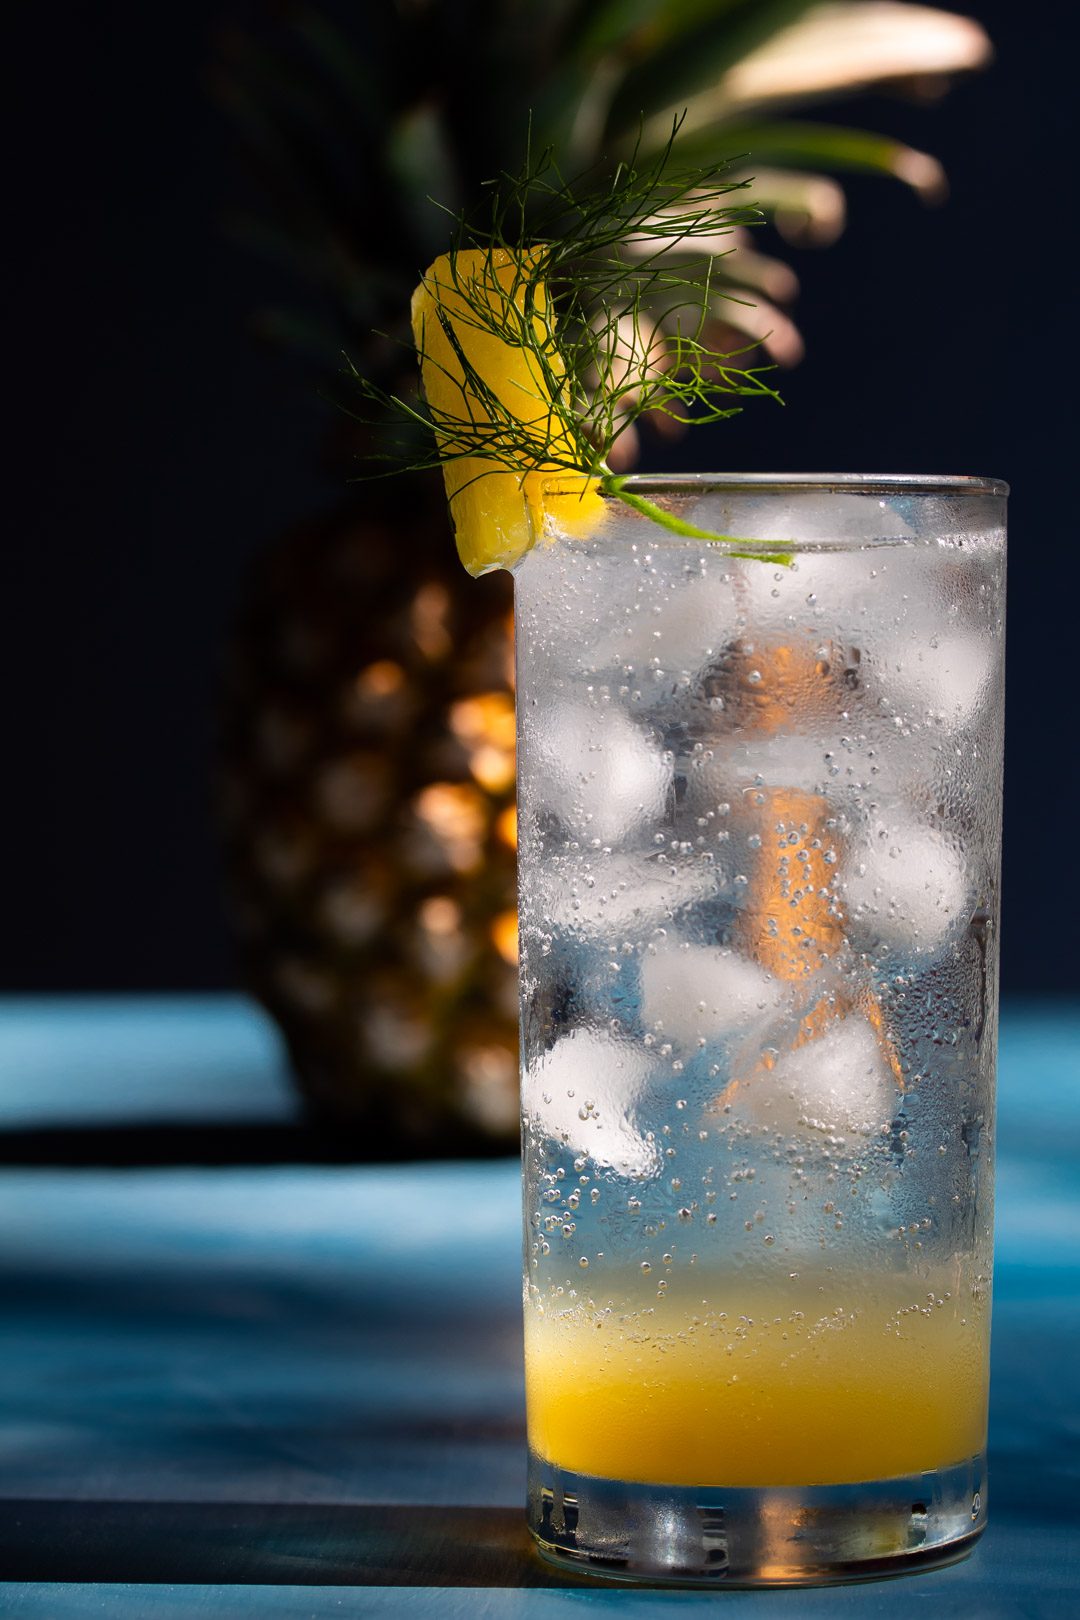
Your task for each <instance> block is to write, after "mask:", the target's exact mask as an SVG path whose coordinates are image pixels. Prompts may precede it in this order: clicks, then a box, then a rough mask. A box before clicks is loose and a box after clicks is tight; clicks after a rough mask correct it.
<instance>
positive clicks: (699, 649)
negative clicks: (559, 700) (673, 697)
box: [590, 558, 739, 679]
mask: <svg viewBox="0 0 1080 1620" xmlns="http://www.w3.org/2000/svg"><path fill="white" fill-rule="evenodd" d="M619 583H620V585H621V588H622V589H621V594H622V595H623V596H624V597H625V601H624V603H622V604H621V605H620V604H619V601H618V598H617V597H614V596H613V597H611V598H609V600H608V602H607V603H605V604H604V608H603V612H602V613H601V614H600V615H599V616H598V622H599V623H600V624H601V625H603V628H602V629H601V631H600V633H599V634H594V637H593V643H592V647H591V650H590V655H591V658H592V660H593V664H594V667H596V668H600V667H608V668H611V669H613V670H615V671H618V672H619V673H621V674H622V675H623V676H626V677H628V676H629V675H631V674H633V675H634V676H635V677H636V678H638V679H642V678H655V676H654V673H653V672H655V671H662V672H663V674H664V675H665V676H670V677H672V678H674V679H678V678H679V677H680V676H691V675H693V674H694V673H695V672H696V671H697V670H699V669H702V668H703V667H704V666H705V665H706V664H709V663H710V662H711V661H712V660H713V659H715V658H717V657H718V656H719V654H720V653H721V652H722V650H723V649H724V647H726V646H727V644H728V642H729V641H731V640H732V638H733V637H734V636H735V635H736V634H737V633H738V628H737V627H738V620H739V606H738V603H737V601H736V596H735V587H734V576H733V574H732V571H731V567H730V565H729V564H728V563H727V561H726V559H722V558H716V559H715V560H712V561H708V560H707V561H706V562H705V563H704V564H702V563H701V562H700V561H698V562H697V563H696V564H695V566H694V567H693V568H692V569H691V570H684V571H682V572H680V573H678V574H671V573H669V572H667V571H666V570H665V571H661V570H660V569H657V570H656V571H655V572H654V573H653V574H651V575H643V576H642V577H640V578H639V579H638V580H637V581H636V587H635V589H634V590H633V592H632V593H631V594H629V595H627V594H626V581H625V579H624V580H623V581H620V582H619Z"/></svg>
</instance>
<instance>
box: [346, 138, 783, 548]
mask: <svg viewBox="0 0 1080 1620" xmlns="http://www.w3.org/2000/svg"><path fill="white" fill-rule="evenodd" d="M677 133H678V124H676V125H675V128H674V129H673V131H672V136H671V140H670V141H669V142H668V144H667V146H666V148H665V149H664V150H663V151H662V152H661V153H660V154H659V156H657V157H656V158H655V159H653V160H652V161H650V162H649V163H648V164H646V165H645V166H643V167H642V168H640V169H639V168H637V167H636V157H635V158H633V159H631V160H630V161H629V162H627V163H623V164H620V165H619V166H618V168H617V169H616V170H615V172H614V174H613V175H612V176H611V178H610V181H609V182H608V183H607V184H606V185H604V186H603V188H602V189H598V188H597V187H596V185H595V180H594V182H593V185H592V187H590V185H589V177H588V176H584V177H581V178H579V179H578V180H577V181H574V182H568V181H567V180H565V179H564V178H563V176H562V174H561V173H560V171H559V169H558V166H557V165H556V163H555V160H554V157H553V154H552V152H551V151H550V150H548V151H545V152H544V153H543V154H542V155H541V156H540V158H539V159H538V160H537V161H535V162H533V161H531V160H530V161H527V162H526V165H525V168H524V170H523V171H522V173H521V174H520V175H516V176H515V175H509V174H505V173H504V174H501V175H499V176H498V177H496V178H495V179H494V180H492V181H490V182H488V190H489V192H490V196H491V201H490V208H489V212H488V215H487V219H486V223H484V224H482V225H477V224H475V223H471V222H468V221H466V220H464V219H462V218H458V220H457V224H456V229H455V232H454V237H453V245H452V247H451V249H450V252H449V255H448V259H447V263H448V265H449V276H450V286H451V287H452V290H453V293H454V295H455V297H454V303H455V308H454V315H453V320H452V321H451V319H450V317H449V316H448V315H447V313H446V311H445V310H443V309H442V308H440V307H438V304H436V314H437V317H438V320H439V323H440V326H441V328H442V331H443V333H444V334H445V337H446V340H447V342H448V343H449V345H450V348H451V351H452V352H453V354H454V357H455V360H456V362H457V364H458V366H459V367H460V373H461V375H460V377H458V376H454V377H453V381H454V383H455V385H456V388H460V386H461V384H462V382H463V384H464V391H463V394H462V398H463V401H464V402H465V403H464V405H463V410H462V412H461V413H454V412H449V411H445V410H433V409H432V408H431V407H430V406H429V405H428V404H427V403H426V402H424V401H423V400H410V399H403V398H401V397H400V396H399V395H396V394H390V393H387V392H386V391H384V390H383V389H381V388H379V387H378V386H377V385H376V384H374V383H372V382H370V381H368V380H367V379H366V378H364V377H363V376H362V375H361V374H360V373H359V372H358V371H357V370H356V368H355V367H353V366H351V365H350V367H349V370H350V373H351V375H352V378H353V380H354V382H355V383H356V385H357V387H358V389H359V391H360V393H361V394H362V396H363V397H364V398H365V399H366V400H367V401H368V402H369V403H370V404H374V405H376V406H377V407H378V415H377V418H376V419H375V420H372V418H370V417H364V416H360V417H359V419H360V420H361V421H364V422H365V424H366V425H368V426H377V427H379V428H380V429H381V432H382V435H383V446H384V447H383V448H382V449H381V450H379V451H376V452H375V454H374V455H373V456H371V457H369V459H370V460H373V461H381V462H383V463H387V462H389V463H391V465H390V466H389V468H386V467H385V466H384V469H383V475H384V476H385V475H388V473H396V472H403V471H413V470H418V469H421V468H425V467H435V466H441V465H442V464H443V463H444V462H447V461H453V460H456V459H459V458H464V457H469V456H475V457H481V458H483V459H484V460H485V461H487V462H488V463H489V464H492V465H494V466H497V467H502V468H506V469H508V470H511V471H517V472H521V473H522V474H523V475H524V473H526V472H528V471H531V470H532V469H534V468H537V467H543V468H544V469H545V470H550V471H552V472H554V473H558V472H567V473H572V474H579V475H580V474H586V475H588V476H589V477H591V478H594V479H595V480H596V481H597V483H598V485H599V487H600V489H601V490H603V491H604V492H605V493H607V494H608V495H610V496H613V497H615V498H617V499H619V500H622V501H624V502H625V503H626V504H627V505H628V506H631V507H632V508H633V509H634V510H636V511H638V512H640V513H642V514H643V515H646V516H649V517H651V518H653V519H654V520H655V521H656V522H658V523H661V524H663V525H664V527H665V528H668V529H670V530H672V531H674V532H677V533H681V534H693V536H694V537H696V538H701V539H708V540H723V541H725V542H729V543H730V542H734V543H737V544H742V543H746V542H743V541H742V540H737V539H736V537H734V536H731V535H721V534H713V533H711V532H710V531H706V530H700V529H696V528H692V527H691V526H689V525H686V524H684V523H682V522H680V521H679V520H677V519H675V518H673V517H672V516H671V514H669V513H666V512H664V511H663V510H662V508H660V507H658V506H656V505H655V504H654V503H653V502H651V501H649V500H647V499H646V498H645V497H643V496H641V495H637V494H634V493H633V492H632V491H630V490H628V489H627V488H626V487H625V479H624V478H623V477H621V476H619V475H618V474H616V473H614V472H613V471H612V470H611V466H610V457H611V453H612V450H613V448H614V446H615V445H616V444H617V443H618V440H619V439H620V438H621V436H622V435H623V434H624V433H626V432H627V430H628V429H629V428H630V427H631V425H632V424H634V423H635V422H637V421H638V420H639V419H640V418H641V417H643V416H646V415H648V414H650V413H661V414H663V415H665V416H667V417H669V418H670V419H672V420H673V421H676V422H678V423H680V424H684V425H686V426H696V425H699V424H702V423H706V422H717V421H722V420H724V419H725V418H727V417H730V416H733V415H735V414H736V413H737V412H738V411H739V410H740V409H741V406H739V405H738V404H734V403H733V400H734V399H736V398H737V397H739V396H746V395H765V396H768V397H769V398H772V399H774V400H778V399H779V396H778V395H777V394H776V392H775V390H774V389H772V388H771V387H769V385H768V384H767V383H766V382H765V380H764V372H765V371H766V370H767V369H771V368H765V367H757V368H744V367H741V366H739V365H737V364H735V362H736V361H737V360H739V359H740V358H741V356H742V355H743V354H744V353H745V352H746V351H745V350H739V351H736V352H735V353H730V352H729V353H723V352H720V351H718V350H717V349H716V348H715V347H714V346H712V345H711V344H710V343H709V340H708V339H709V329H710V325H711V324H712V323H713V322H714V321H715V320H716V319H717V316H718V306H719V304H720V302H721V300H722V299H724V298H730V297H731V294H730V293H724V294H718V293H717V292H716V291H715V289H714V285H713V265H714V261H715V260H716V259H717V258H719V257H722V256H723V255H724V254H726V253H728V252H730V251H732V249H731V247H730V246H728V245H727V243H726V242H725V240H724V239H725V238H726V237H728V236H730V234H731V232H732V231H733V230H734V229H735V228H736V227H737V226H753V225H756V224H759V223H760V222H761V218H762V216H761V215H760V214H759V212H758V211H757V210H756V209H755V208H753V207H752V206H750V205H749V204H748V203H747V202H745V201H737V202H733V201H731V198H732V197H733V195H735V194H740V193H745V192H746V191H747V189H748V185H749V182H747V181H745V180H737V181H731V180H725V179H724V178H723V173H724V171H723V168H721V169H717V168H716V167H712V168H699V169H691V170H687V171H683V172H679V173H671V172H669V166H670V159H671V148H672V143H673V142H674V139H675V136H676V134H677ZM467 250H480V251H481V252H482V253H483V254H484V255H485V257H486V256H487V255H489V254H491V255H494V254H497V253H498V252H499V251H500V250H502V251H503V252H504V253H505V254H506V255H507V256H508V259H509V263H510V265H511V266H512V274H511V275H510V277H509V278H508V279H507V280H506V282H505V283H503V282H501V281H497V280H496V278H494V277H492V276H487V275H481V276H479V277H478V276H477V275H476V273H475V271H473V272H471V273H470V272H466V271H464V270H462V269H461V268H460V266H459V256H460V255H462V254H463V253H465V252H466V251H467ZM470 262H472V263H475V259H471V260H470ZM469 327H472V328H475V329H476V330H477V331H479V332H483V333H487V334H489V335H491V336H493V337H495V338H497V339H498V340H499V342H501V343H503V344H505V345H507V346H508V347H511V348H520V349H522V350H524V351H526V354H527V357H528V362H529V370H530V372H531V374H532V376H533V377H534V378H535V380H536V383H537V385H538V394H539V395H540V396H541V397H543V398H544V404H543V408H542V410H541V411H540V412H539V413H538V414H536V415H532V416H527V417H525V418H524V419H523V418H522V416H521V415H519V414H518V413H517V412H515V410H514V409H512V408H511V405H510V404H509V403H508V402H507V401H506V400H504V399H502V398H500V396H499V395H498V393H496V391H495V390H494V388H493V387H492V386H491V383H490V381H489V380H488V379H487V378H485V377H484V376H482V375H481V374H480V372H479V371H478V370H477V368H476V366H475V365H474V364H473V363H472V362H471V361H470V359H469V356H468V355H467V354H466V352H465V350H464V348H463V346H462V343H461V341H460V338H459V335H458V331H459V330H460V329H467V328H469ZM419 349H420V358H421V359H422V360H424V361H425V362H426V363H427V364H429V365H431V364H435V362H434V361H433V358H432V356H431V355H430V354H429V353H428V352H427V351H426V349H425V345H424V343H423V335H422V334H421V336H420V340H419ZM439 369H445V368H439ZM446 374H447V375H450V374H449V372H447V373H446ZM470 399H473V400H475V401H476V402H477V404H478V405H479V407H480V411H479V412H478V413H477V414H476V416H474V415H473V414H470V413H469V411H468V403H467V402H468V401H469V400H470ZM518 403H519V405H520V402H518ZM354 414H358V413H354ZM478 418H479V419H478ZM394 428H396V429H397V436H396V437H395V438H391V437H390V435H391V433H392V432H393V430H394ZM402 430H404V431H402ZM378 475H379V474H377V473H374V474H369V476H378ZM478 476H481V477H482V476H484V474H483V473H480V474H478ZM749 555H752V556H754V557H755V558H758V559H761V560H763V561H770V562H776V563H787V562H789V561H790V556H789V554H788V553H787V552H786V551H782V552H771V553H763V552H762V551H760V550H756V551H754V552H753V553H750V554H749Z"/></svg>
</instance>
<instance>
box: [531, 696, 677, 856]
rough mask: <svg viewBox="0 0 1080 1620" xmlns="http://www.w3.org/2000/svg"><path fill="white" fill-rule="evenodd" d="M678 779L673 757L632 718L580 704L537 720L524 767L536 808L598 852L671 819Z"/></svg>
mask: <svg viewBox="0 0 1080 1620" xmlns="http://www.w3.org/2000/svg"><path fill="white" fill-rule="evenodd" d="M673 774H674V764H673V761H672V760H671V759H670V757H668V758H665V756H664V754H663V752H662V751H661V749H660V748H659V747H658V746H657V745H656V744H654V743H652V742H650V741H649V739H648V737H647V736H646V735H645V733H644V732H643V731H642V730H640V729H639V727H637V726H635V725H634V723H633V721H632V720H630V719H629V718H628V717H627V716H626V715H625V714H622V713H620V712H619V711H618V710H613V709H607V708H603V707H597V708H595V709H593V708H589V707H588V706H586V705H585V704H579V703H565V704H559V705H557V706H554V707H553V708H552V709H550V710H549V711H548V712H547V713H546V714H545V716H544V718H543V721H542V722H541V720H540V719H539V717H538V716H534V717H533V729H532V733H531V735H528V737H527V746H526V751H525V758H524V761H523V766H522V780H523V784H524V797H525V800H526V803H527V804H528V805H529V808H530V809H532V808H534V807H535V806H536V805H538V804H539V805H542V806H543V807H544V808H545V809H547V810H549V811H551V812H553V813H554V814H555V815H556V816H557V817H558V818H559V820H560V821H561V822H562V824H563V825H564V826H565V827H566V828H567V829H568V830H569V831H570V832H571V833H573V834H574V835H575V836H576V837H578V838H580V839H582V840H584V841H585V842H587V843H593V842H595V844H596V846H597V847H600V846H603V845H605V844H614V843H618V842H621V841H622V840H624V839H626V838H628V837H630V836H631V834H633V833H634V832H635V831H638V830H641V829H642V828H647V827H649V826H652V825H655V823H656V822H657V821H658V820H660V819H661V818H663V817H664V813H665V809H666V806H667V802H668V795H669V794H670V792H671V790H672V778H673Z"/></svg>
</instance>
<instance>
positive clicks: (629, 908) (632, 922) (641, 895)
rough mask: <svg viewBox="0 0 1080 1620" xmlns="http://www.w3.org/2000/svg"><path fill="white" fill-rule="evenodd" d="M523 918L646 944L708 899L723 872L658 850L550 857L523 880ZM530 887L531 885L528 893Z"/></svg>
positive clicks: (717, 887) (717, 888) (589, 934)
mask: <svg viewBox="0 0 1080 1620" xmlns="http://www.w3.org/2000/svg"><path fill="white" fill-rule="evenodd" d="M526 881H527V886H526V888H525V889H524V890H523V899H524V901H525V906H526V914H527V915H528V914H529V913H535V914H536V915H537V917H539V918H542V919H543V922H544V924H545V926H549V925H552V924H553V925H554V926H555V927H557V928H562V929H572V930H573V931H575V932H576V933H579V934H582V935H585V936H587V937H589V938H606V939H611V940H618V941H619V942H620V943H621V942H622V941H623V940H625V939H627V938H630V939H633V938H635V937H636V938H638V939H646V938H648V937H649V935H650V934H652V933H653V932H654V931H655V930H656V929H657V928H659V927H661V926H662V925H663V924H665V923H667V922H670V920H671V918H672V917H673V916H674V915H675V913H676V912H678V911H680V910H681V909H682V908H683V907H684V906H691V905H696V904H699V903H701V902H704V901H707V900H710V899H712V898H713V897H714V896H716V895H717V894H718V893H719V892H720V891H721V890H722V888H723V886H724V883H725V873H724V870H723V868H722V867H720V866H719V865H718V864H717V863H715V862H706V861H700V860H686V859H683V858H680V859H678V860H672V859H669V858H668V857H667V856H666V855H665V854H664V853H662V852H660V851H651V852H650V853H649V854H647V855H643V854H642V853H640V852H639V853H637V854H623V853H618V854H611V855H604V854H598V855H596V856H595V857H594V856H592V855H589V854H572V855H565V856H558V857H553V858H552V859H550V860H549V861H547V862H545V863H543V865H541V866H540V867H538V869H537V870H536V871H530V873H529V874H528V875H527V880H526ZM531 885H535V891H532V889H531Z"/></svg>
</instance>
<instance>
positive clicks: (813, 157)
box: [678, 120, 941, 192]
mask: <svg viewBox="0 0 1080 1620" xmlns="http://www.w3.org/2000/svg"><path fill="white" fill-rule="evenodd" d="M678 151H679V157H680V160H681V161H683V162H686V163H694V164H696V163H707V162H709V161H710V160H712V161H714V162H715V161H716V159H717V157H718V156H720V155H724V156H731V155H733V154H735V153H746V154H747V155H748V157H749V160H750V163H751V165H753V164H754V163H755V162H756V161H757V160H758V159H759V158H761V159H764V160H766V161H768V162H769V163H786V164H789V165H791V166H794V167H796V168H815V169H835V170H841V171H846V172H850V173H863V174H868V173H869V174H885V175H891V176H893V177H894V178H896V179H898V180H903V181H905V182H906V183H907V184H909V185H912V186H914V187H915V189H916V190H918V191H924V192H932V191H934V190H936V189H937V183H938V182H939V181H940V175H941V171H940V169H939V168H938V165H937V162H936V160H935V159H934V158H931V157H929V156H927V154H926V153H924V152H917V151H916V150H915V149H914V148H913V147H910V146H905V145H904V143H903V142H902V141H896V140H893V139H892V138H891V137H890V136H888V135H878V134H876V133H874V132H873V131H871V130H865V129H848V128H845V127H843V126H842V125H839V124H818V123H811V122H796V121H794V120H791V121H784V122H782V123H772V124H725V123H719V124H716V125H714V126H713V127H712V128H706V129H699V130H695V131H694V132H693V134H691V135H687V136H685V137H683V138H682V139H680V141H679V146H678Z"/></svg>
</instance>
